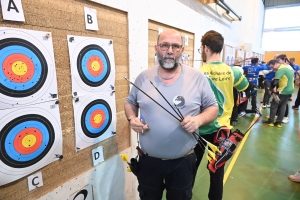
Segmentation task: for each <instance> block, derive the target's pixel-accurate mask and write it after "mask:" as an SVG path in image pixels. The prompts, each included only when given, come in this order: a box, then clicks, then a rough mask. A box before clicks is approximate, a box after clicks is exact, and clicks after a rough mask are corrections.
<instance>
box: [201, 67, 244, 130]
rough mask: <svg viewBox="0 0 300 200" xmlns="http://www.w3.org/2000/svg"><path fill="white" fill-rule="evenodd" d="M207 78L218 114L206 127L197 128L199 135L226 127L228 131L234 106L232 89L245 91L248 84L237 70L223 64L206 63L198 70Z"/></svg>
mask: <svg viewBox="0 0 300 200" xmlns="http://www.w3.org/2000/svg"><path fill="white" fill-rule="evenodd" d="M199 70H200V71H201V72H203V73H204V74H205V75H206V76H207V77H209V78H208V80H209V83H210V86H211V88H212V90H213V92H214V93H215V96H216V99H217V102H218V105H219V114H218V118H217V119H215V120H214V121H213V122H211V123H210V124H208V125H205V126H201V127H200V128H199V133H200V135H206V134H211V133H213V132H216V131H217V130H218V129H219V128H220V127H221V126H227V127H229V128H230V129H231V128H232V126H231V125H230V117H231V114H232V108H233V106H234V103H235V102H234V98H233V88H234V87H235V88H236V89H237V90H238V91H243V90H246V89H247V87H248V85H249V83H248V81H247V79H246V78H245V76H244V75H243V74H242V73H241V71H240V70H239V69H237V68H231V67H229V66H228V65H226V64H225V63H223V62H208V63H205V64H204V65H203V66H202V67H200V69H199Z"/></svg>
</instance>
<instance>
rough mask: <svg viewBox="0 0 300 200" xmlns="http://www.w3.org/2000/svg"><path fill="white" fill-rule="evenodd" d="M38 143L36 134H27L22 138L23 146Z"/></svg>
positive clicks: (27, 146)
mask: <svg viewBox="0 0 300 200" xmlns="http://www.w3.org/2000/svg"><path fill="white" fill-rule="evenodd" d="M35 143H36V137H35V136H34V135H26V136H25V137H24V138H23V140H22V145H23V147H26V148H30V147H32V146H33V145H34V144H35Z"/></svg>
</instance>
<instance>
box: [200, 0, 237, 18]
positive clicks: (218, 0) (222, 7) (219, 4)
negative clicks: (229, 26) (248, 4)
mask: <svg viewBox="0 0 300 200" xmlns="http://www.w3.org/2000/svg"><path fill="white" fill-rule="evenodd" d="M201 2H202V3H203V4H206V5H208V6H209V7H211V8H212V9H213V10H215V11H216V12H217V13H219V14H222V15H223V16H224V17H225V18H227V19H228V20H230V21H241V20H242V16H239V15H238V14H237V13H236V12H235V11H234V10H232V8H231V7H230V6H229V5H228V4H227V3H225V1H224V0H209V1H204V0H201Z"/></svg>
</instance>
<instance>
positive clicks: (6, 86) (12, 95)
mask: <svg viewBox="0 0 300 200" xmlns="http://www.w3.org/2000/svg"><path fill="white" fill-rule="evenodd" d="M46 34H49V33H46V32H40V31H30V30H24V29H12V28H3V27H0V67H1V69H0V108H1V109H4V108H12V107H13V106H14V107H15V106H19V105H28V104H35V103H40V102H44V101H49V100H53V99H57V96H56V97H55V98H52V97H51V95H50V94H57V83H56V74H55V64H54V55H53V46H52V40H51V38H48V37H45V36H46Z"/></svg>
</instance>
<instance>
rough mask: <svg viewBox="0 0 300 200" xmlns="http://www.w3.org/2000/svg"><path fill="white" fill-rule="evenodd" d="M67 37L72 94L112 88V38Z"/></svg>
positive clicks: (113, 67)
mask: <svg viewBox="0 0 300 200" xmlns="http://www.w3.org/2000/svg"><path fill="white" fill-rule="evenodd" d="M67 38H68V46H69V56H70V62H71V72H72V93H73V96H83V95H86V94H91V93H94V92H96V91H111V90H113V89H112V88H113V87H114V85H115V60H114V51H113V43H112V40H108V39H100V38H90V37H81V36H72V35H68V37H67ZM74 94H76V95H74Z"/></svg>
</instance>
